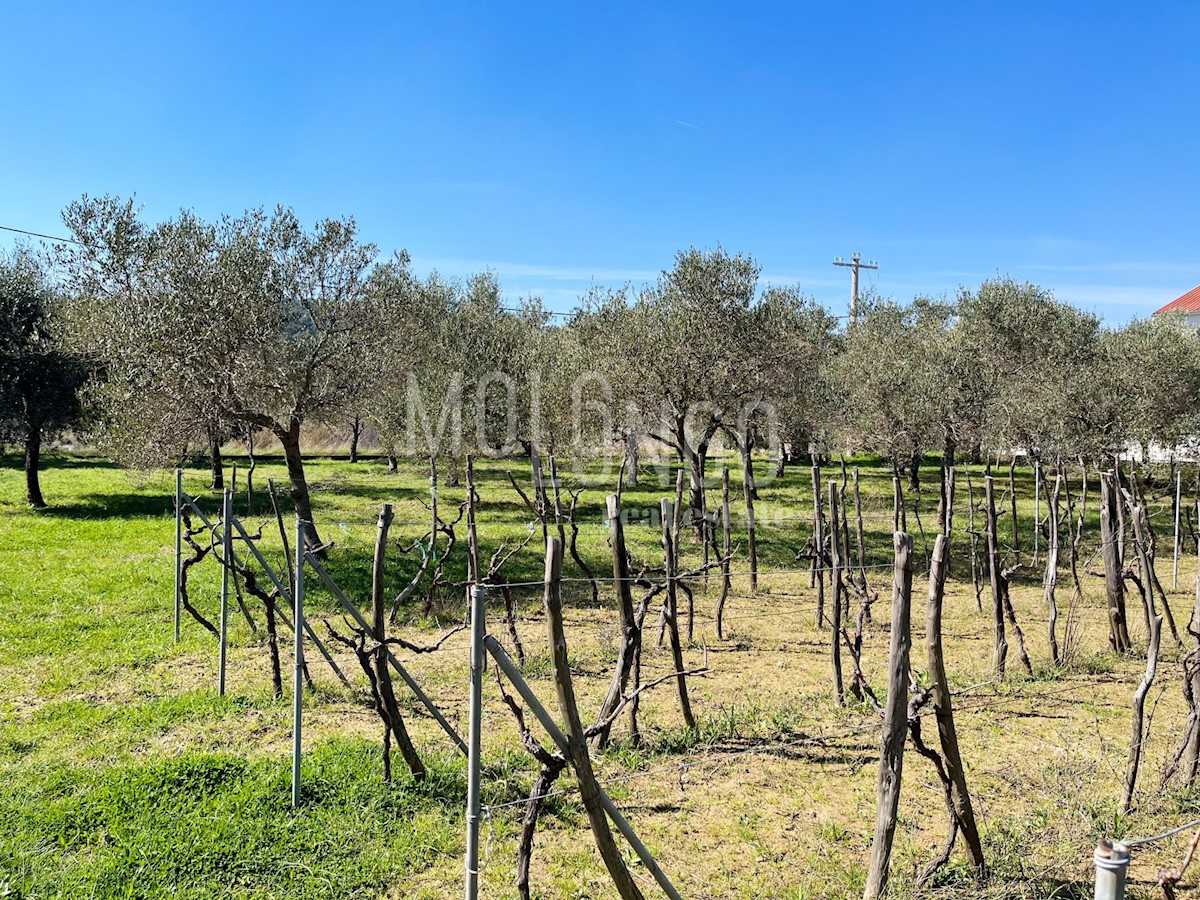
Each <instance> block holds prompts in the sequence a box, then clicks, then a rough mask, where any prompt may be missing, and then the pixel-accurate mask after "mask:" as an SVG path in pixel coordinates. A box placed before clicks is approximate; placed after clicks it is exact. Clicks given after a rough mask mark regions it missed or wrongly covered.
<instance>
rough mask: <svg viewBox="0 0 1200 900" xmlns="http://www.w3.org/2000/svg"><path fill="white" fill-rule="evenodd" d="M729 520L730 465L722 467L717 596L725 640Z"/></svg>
mask: <svg viewBox="0 0 1200 900" xmlns="http://www.w3.org/2000/svg"><path fill="white" fill-rule="evenodd" d="M729 526H730V522H729V466H722V467H721V596H720V597H718V598H717V638H718V639H720V640H722V641H723V640H725V601H726V600H727V599H728V598H729V588H730V582H731V579H730V576H729V554H730V552H731V550H732V539H731V538H732V536H731V534H730V528H729Z"/></svg>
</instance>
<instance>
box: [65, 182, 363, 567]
mask: <svg viewBox="0 0 1200 900" xmlns="http://www.w3.org/2000/svg"><path fill="white" fill-rule="evenodd" d="M63 218H64V220H65V222H66V224H67V227H68V228H70V230H71V233H72V235H73V237H74V239H75V240H76V241H77V242H78V243H77V244H76V245H74V246H72V247H69V248H67V249H66V250H65V251H64V252H63V262H64V263H65V264H66V271H67V273H68V275H69V278H70V282H71V284H72V286H73V288H74V289H75V291H76V292H77V293H78V294H79V295H80V296H81V297H82V298H84V301H83V302H84V312H83V314H82V315H79V316H77V317H76V320H75V322H76V327H77V329H78V331H79V337H80V339H81V340H82V342H83V344H84V346H86V347H87V349H88V350H89V351H90V352H91V353H92V354H94V356H95V357H96V359H97V361H98V362H99V364H100V365H101V366H102V369H103V372H104V376H105V377H104V379H103V383H102V384H101V386H100V387H99V388H98V390H97V399H98V400H99V401H100V406H101V408H102V410H103V413H104V420H105V422H106V423H107V426H108V427H107V429H106V443H107V445H108V447H109V449H110V450H111V451H113V452H114V454H115V455H116V456H117V457H118V458H120V459H124V460H126V461H128V462H131V463H135V464H139V465H153V464H159V465H161V464H164V463H168V462H170V461H171V460H173V459H176V458H178V455H179V453H180V451H181V450H182V449H183V447H184V446H185V445H186V443H187V442H188V441H191V440H195V439H197V438H198V437H199V435H200V434H201V433H202V431H203V429H204V428H205V427H208V426H211V425H212V424H214V423H226V424H232V423H239V424H241V425H244V426H247V427H255V428H264V429H268V430H269V431H270V432H271V433H272V434H274V435H275V437H276V438H278V439H279V441H280V443H281V445H282V447H283V451H284V456H285V459H286V462H287V467H288V475H289V478H290V481H291V489H292V499H293V501H294V503H295V507H296V514H297V515H298V516H299V517H300V518H301V519H303V520H304V521H306V522H308V523H310V525H309V528H310V533H309V538H310V540H311V541H312V542H313V543H314V545H318V544H319V540H318V538H317V533H316V529H315V528H314V527H312V526H311V522H312V505H311V502H310V499H309V493H308V485H307V482H306V480H305V476H304V463H303V457H302V454H301V449H300V427H301V425H303V424H304V423H305V422H306V421H311V420H321V419H323V418H335V417H336V416H337V415H339V414H340V413H341V410H342V408H343V406H344V405H345V404H346V403H347V402H348V400H349V398H350V397H351V396H352V395H353V393H354V391H355V390H356V388H357V385H358V382H359V380H360V373H361V372H362V371H363V369H364V367H366V366H368V365H369V357H370V355H371V353H370V344H371V341H372V338H373V336H374V335H375V333H376V329H375V328H374V327H373V325H374V322H375V317H374V316H373V314H372V308H373V298H372V293H371V284H372V280H371V273H372V267H373V262H374V259H375V257H376V255H377V251H376V248H375V247H374V246H373V245H370V244H362V243H360V242H359V240H358V236H357V231H356V227H355V224H354V221H353V220H352V219H346V220H337V219H327V220H324V221H321V222H318V223H317V224H316V226H315V227H314V228H313V229H312V230H306V229H305V228H304V227H302V226H301V224H300V222H299V220H298V219H297V217H296V215H295V213H294V212H292V211H291V210H290V209H285V208H283V207H278V208H276V209H275V210H274V211H273V212H272V213H266V212H264V211H262V210H251V211H249V212H247V213H245V214H244V215H242V216H239V217H236V218H232V217H225V218H222V219H220V220H219V221H217V222H206V221H204V220H203V219H201V218H200V217H198V216H197V215H195V214H194V213H192V212H189V211H183V212H181V213H179V215H178V216H176V217H175V218H173V219H170V220H168V221H166V222H163V223H161V224H158V225H150V224H147V223H146V222H145V221H144V220H143V219H142V218H141V217H140V215H139V211H138V210H137V209H135V207H134V205H133V203H132V201H122V200H119V199H117V198H114V197H103V198H98V199H92V198H89V197H87V196H84V197H83V198H82V199H81V200H79V201H77V202H75V203H72V204H71V205H70V206H69V207H68V208H67V210H66V211H65V212H64V214H63Z"/></svg>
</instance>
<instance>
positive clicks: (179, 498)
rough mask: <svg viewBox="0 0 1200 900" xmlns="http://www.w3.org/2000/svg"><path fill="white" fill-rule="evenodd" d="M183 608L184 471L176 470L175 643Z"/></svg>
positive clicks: (177, 640)
mask: <svg viewBox="0 0 1200 900" xmlns="http://www.w3.org/2000/svg"><path fill="white" fill-rule="evenodd" d="M182 610H183V472H182V471H181V470H180V469H176V470H175V643H177V644H178V643H179V614H180V612H182Z"/></svg>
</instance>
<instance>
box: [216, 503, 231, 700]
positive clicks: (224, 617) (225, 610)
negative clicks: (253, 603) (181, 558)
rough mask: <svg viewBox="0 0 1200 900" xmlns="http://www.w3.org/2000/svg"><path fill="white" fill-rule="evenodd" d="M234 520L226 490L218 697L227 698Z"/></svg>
mask: <svg viewBox="0 0 1200 900" xmlns="http://www.w3.org/2000/svg"><path fill="white" fill-rule="evenodd" d="M231 518H233V492H232V491H231V490H229V489H228V488H226V489H225V497H224V502H223V504H222V506H221V554H222V556H223V557H224V565H222V566H221V651H220V661H219V662H218V663H217V696H219V697H224V696H225V660H226V656H227V653H228V647H229V636H228V635H229V567H230V566H231V565H232V564H233V528H231V527H230V524H229V520H230V519H231Z"/></svg>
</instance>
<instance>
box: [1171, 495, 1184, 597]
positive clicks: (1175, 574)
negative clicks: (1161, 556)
mask: <svg viewBox="0 0 1200 900" xmlns="http://www.w3.org/2000/svg"><path fill="white" fill-rule="evenodd" d="M1182 499H1183V472H1176V473H1175V541H1174V543H1173V544H1172V548H1173V549H1172V558H1171V590H1173V591H1177V590H1179V550H1180V546H1179V537H1180V536H1179V513H1180V511H1181V510H1182V505H1181V501H1182Z"/></svg>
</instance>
